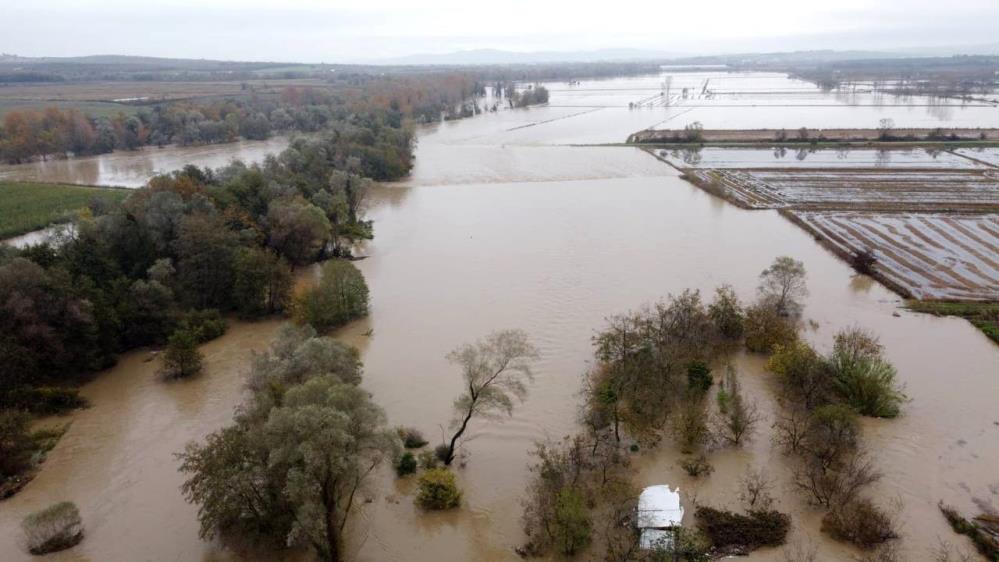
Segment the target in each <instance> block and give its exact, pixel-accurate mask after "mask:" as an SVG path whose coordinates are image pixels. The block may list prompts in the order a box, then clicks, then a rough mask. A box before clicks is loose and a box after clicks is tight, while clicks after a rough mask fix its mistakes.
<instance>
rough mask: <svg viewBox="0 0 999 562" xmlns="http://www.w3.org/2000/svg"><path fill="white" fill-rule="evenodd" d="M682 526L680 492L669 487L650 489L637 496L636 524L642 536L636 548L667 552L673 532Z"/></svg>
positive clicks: (660, 486) (671, 541)
mask: <svg viewBox="0 0 999 562" xmlns="http://www.w3.org/2000/svg"><path fill="white" fill-rule="evenodd" d="M682 523H683V506H681V505H680V490H679V489H677V490H676V491H673V490H671V489H670V487H669V486H666V485H659V486H649V487H648V488H645V489H644V490H642V493H641V495H639V496H638V513H637V517H636V525H637V526H638V530H639V532H640V533H641V537H640V539H639V546H640V547H641V548H643V549H645V550H653V549H656V550H660V549H661V550H670V549H672V547H673V543H674V540H675V536H676V529H677V528H679V527H680V526H681V524H682Z"/></svg>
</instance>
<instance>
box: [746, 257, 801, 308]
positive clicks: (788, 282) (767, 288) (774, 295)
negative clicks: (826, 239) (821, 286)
mask: <svg viewBox="0 0 999 562" xmlns="http://www.w3.org/2000/svg"><path fill="white" fill-rule="evenodd" d="M758 291H759V294H760V299H761V300H762V301H763V302H764V303H765V304H767V305H770V306H772V307H773V308H774V310H776V311H777V313H778V314H780V315H781V316H794V315H797V314H799V313H800V312H801V299H803V298H805V297H806V296H808V286H807V285H806V284H805V265H804V264H803V263H801V262H800V261H798V260H796V259H794V258H790V257H788V256H781V257H779V258H777V259H776V260H774V263H773V264H771V265H770V267H768V268H766V269H764V270H763V273H761V274H760V286H759V288H758Z"/></svg>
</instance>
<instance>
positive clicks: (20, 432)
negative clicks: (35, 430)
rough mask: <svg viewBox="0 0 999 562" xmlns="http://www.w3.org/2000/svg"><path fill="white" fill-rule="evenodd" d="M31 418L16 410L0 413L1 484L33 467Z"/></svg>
mask: <svg viewBox="0 0 999 562" xmlns="http://www.w3.org/2000/svg"><path fill="white" fill-rule="evenodd" d="M30 421H31V416H29V415H28V414H26V413H24V412H18V411H15V410H5V411H0V484H2V483H3V481H4V480H6V479H7V478H10V477H11V476H17V475H18V474H21V473H22V472H24V471H25V470H27V469H28V468H30V467H31V453H32V451H33V450H34V441H33V440H32V438H31V435H30V434H29V433H28V423H29V422H30Z"/></svg>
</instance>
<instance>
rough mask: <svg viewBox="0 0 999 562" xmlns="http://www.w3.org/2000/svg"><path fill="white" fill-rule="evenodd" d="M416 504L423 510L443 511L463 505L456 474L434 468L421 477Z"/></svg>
mask: <svg viewBox="0 0 999 562" xmlns="http://www.w3.org/2000/svg"><path fill="white" fill-rule="evenodd" d="M416 503H417V505H419V506H420V507H422V508H423V509H429V510H442V509H451V508H455V507H458V505H459V504H461V490H459V489H458V485H457V484H455V481H454V474H452V473H451V472H450V471H449V470H447V469H445V468H432V469H430V470H427V471H426V472H424V473H423V474H421V475H420V480H419V491H418V492H417V494H416Z"/></svg>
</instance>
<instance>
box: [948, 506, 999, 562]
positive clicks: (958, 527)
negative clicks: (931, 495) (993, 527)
mask: <svg viewBox="0 0 999 562" xmlns="http://www.w3.org/2000/svg"><path fill="white" fill-rule="evenodd" d="M939 507H940V512H941V513H943V515H944V517H945V518H946V519H947V522H948V523H950V527H951V528H952V529H954V532H955V533H958V534H961V535H965V536H967V537H968V538H970V539H971V541H972V542H973V543H975V548H977V549H978V552H979V553H981V555H982V556H984V557H985V558H987V559H989V560H999V538H997V537H995V536H994V535H992V534H990V533H989V532H988V531H987V530H985V529H983V528H982V526H980V525H978V524H976V523H973V522H971V521H968V520H967V519H965V518H964V517H962V516H961V514H960V513H958V512H957V510H956V509H954V508H952V507H950V506H947V505H944V504H943V503H941V504H940V505H939Z"/></svg>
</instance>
